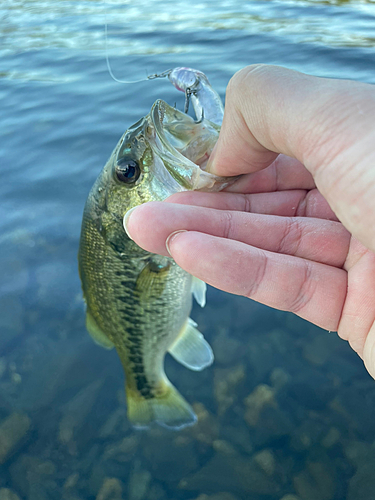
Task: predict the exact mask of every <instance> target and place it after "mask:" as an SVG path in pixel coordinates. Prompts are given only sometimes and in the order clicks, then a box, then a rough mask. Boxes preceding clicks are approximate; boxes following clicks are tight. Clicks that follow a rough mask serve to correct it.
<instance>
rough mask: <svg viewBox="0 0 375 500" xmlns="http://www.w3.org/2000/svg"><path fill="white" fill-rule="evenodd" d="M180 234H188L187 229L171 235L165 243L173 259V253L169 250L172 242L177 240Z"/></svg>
mask: <svg viewBox="0 0 375 500" xmlns="http://www.w3.org/2000/svg"><path fill="white" fill-rule="evenodd" d="M180 233H187V231H186V229H179V230H178V231H175V232H174V233H171V234H170V235H169V236H168V238H167V239H166V241H165V247H166V249H167V252H168V253H169V255H170V256H171V257H172V254H171V251H170V250H169V245H170V243H171V241H172V240H174V239H175V238H176V236H177V235H178V234H180Z"/></svg>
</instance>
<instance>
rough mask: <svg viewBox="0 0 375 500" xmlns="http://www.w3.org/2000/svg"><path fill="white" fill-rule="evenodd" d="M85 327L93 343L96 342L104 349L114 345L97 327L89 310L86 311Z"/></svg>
mask: <svg viewBox="0 0 375 500" xmlns="http://www.w3.org/2000/svg"><path fill="white" fill-rule="evenodd" d="M86 328H87V331H88V332H89V334H90V335H91V338H92V339H93V341H94V342H95V344H98V345H100V346H102V347H104V348H105V349H112V348H113V347H114V345H113V343H112V342H111V341H110V340H109V338H108V337H107V335H106V334H105V333H104V332H103V331H102V330H101V329H100V328H99V327H98V325H97V323H96V321H95V320H94V318H93V317H92V316H91V314H90V312H89V311H87V312H86Z"/></svg>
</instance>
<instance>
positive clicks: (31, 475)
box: [9, 455, 57, 500]
mask: <svg viewBox="0 0 375 500" xmlns="http://www.w3.org/2000/svg"><path fill="white" fill-rule="evenodd" d="M9 470H10V475H11V479H12V484H13V485H14V486H15V488H17V490H18V491H19V492H20V493H21V494H22V495H23V496H24V497H26V498H27V500H49V499H51V498H53V499H54V498H56V491H57V484H56V481H55V474H56V467H55V465H54V463H53V462H51V461H50V460H41V459H40V458H37V457H34V456H29V455H22V456H21V457H19V458H18V459H17V461H16V462H15V463H13V464H12V465H11V466H10V468H9Z"/></svg>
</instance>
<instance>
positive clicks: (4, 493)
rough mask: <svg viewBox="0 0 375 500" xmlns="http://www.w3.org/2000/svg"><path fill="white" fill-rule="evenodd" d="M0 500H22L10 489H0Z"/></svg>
mask: <svg viewBox="0 0 375 500" xmlns="http://www.w3.org/2000/svg"><path fill="white" fill-rule="evenodd" d="M0 500H21V499H20V497H19V496H18V495H17V493H15V492H14V491H12V490H10V489H8V488H0Z"/></svg>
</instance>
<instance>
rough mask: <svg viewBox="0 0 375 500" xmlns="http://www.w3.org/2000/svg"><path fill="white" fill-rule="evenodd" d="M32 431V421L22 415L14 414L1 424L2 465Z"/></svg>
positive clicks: (0, 455)
mask: <svg viewBox="0 0 375 500" xmlns="http://www.w3.org/2000/svg"><path fill="white" fill-rule="evenodd" d="M29 429H30V419H29V417H28V416H27V415H24V414H22V413H12V414H11V415H10V416H9V417H8V418H6V419H5V420H3V421H2V422H1V424H0V464H3V463H4V462H6V461H7V460H8V458H9V456H10V455H11V454H12V452H13V451H15V450H16V449H17V448H18V446H19V445H20V443H21V442H22V440H23V439H24V437H25V436H26V434H27V433H28V431H29Z"/></svg>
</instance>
